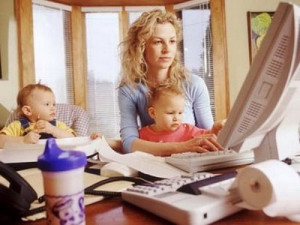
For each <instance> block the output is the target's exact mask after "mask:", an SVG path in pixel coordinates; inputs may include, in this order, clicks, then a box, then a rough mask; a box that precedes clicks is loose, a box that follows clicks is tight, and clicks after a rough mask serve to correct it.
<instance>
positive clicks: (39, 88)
mask: <svg viewBox="0 0 300 225" xmlns="http://www.w3.org/2000/svg"><path fill="white" fill-rule="evenodd" d="M17 104H18V108H17V110H18V113H19V115H20V119H19V120H15V121H13V122H12V123H10V124H9V125H8V126H7V127H4V128H3V129H2V130H1V131H0V148H3V146H4V144H5V143H7V142H19V143H22V142H23V143H28V144H35V143H37V142H38V140H39V139H45V138H50V137H54V138H66V137H74V136H75V132H74V130H72V129H71V128H70V127H68V126H67V125H66V124H64V123H63V122H61V121H57V120H55V96H54V93H53V92H52V90H51V89H50V88H49V87H47V86H45V85H42V84H30V85H27V86H26V87H24V88H23V89H21V90H20V92H19V93H18V96H17Z"/></svg>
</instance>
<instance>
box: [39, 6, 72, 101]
mask: <svg viewBox="0 0 300 225" xmlns="http://www.w3.org/2000/svg"><path fill="white" fill-rule="evenodd" d="M70 30H71V28H70V12H69V11H67V10H64V9H59V8H53V7H48V6H41V5H37V4H33V31H34V33H33V39H34V61H35V81H36V82H41V83H42V84H45V85H47V86H49V87H50V88H51V89H52V90H53V92H54V94H55V96H56V102H59V103H73V101H74V100H73V79H72V56H71V47H70V45H71V31H70Z"/></svg>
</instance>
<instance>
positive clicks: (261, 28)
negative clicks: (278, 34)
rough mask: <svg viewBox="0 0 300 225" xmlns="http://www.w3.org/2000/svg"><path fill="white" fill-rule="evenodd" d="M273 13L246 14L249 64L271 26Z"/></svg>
mask: <svg viewBox="0 0 300 225" xmlns="http://www.w3.org/2000/svg"><path fill="white" fill-rule="evenodd" d="M274 13H275V12H247V22H248V37H249V59H250V64H251V63H252V62H253V59H254V57H255V55H256V53H257V51H258V49H259V47H260V45H261V42H262V40H263V39H264V37H265V35H266V33H267V31H268V29H269V26H270V25H271V22H272V19H273V15H274Z"/></svg>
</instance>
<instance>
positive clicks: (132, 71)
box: [120, 9, 188, 87]
mask: <svg viewBox="0 0 300 225" xmlns="http://www.w3.org/2000/svg"><path fill="white" fill-rule="evenodd" d="M164 23H171V24H172V25H173V26H174V28H175V32H176V38H177V43H180V41H181V40H182V25H181V21H180V20H179V19H178V18H177V17H176V15H175V14H173V13H171V12H167V11H163V10H159V9H156V10H152V11H149V12H144V13H143V14H142V15H141V16H140V17H139V18H138V19H137V20H136V21H135V22H134V23H133V24H132V25H131V27H130V28H129V30H128V33H127V36H126V37H125V39H124V40H123V41H122V42H121V43H120V47H121V65H122V72H121V83H120V86H123V85H130V86H132V87H136V84H137V83H143V84H145V85H146V86H149V83H148V81H147V77H146V74H147V70H148V65H147V62H146V60H145V57H144V52H145V45H146V42H147V41H148V40H149V39H150V37H151V36H152V34H153V32H154V29H155V26H156V24H164ZM187 76H188V73H187V71H186V69H185V68H184V66H183V65H182V63H181V59H180V52H179V51H177V53H176V56H175V58H174V60H173V63H172V64H171V66H170V69H169V72H168V82H169V83H172V84H175V85H178V86H179V85H180V84H181V81H182V80H186V78H187Z"/></svg>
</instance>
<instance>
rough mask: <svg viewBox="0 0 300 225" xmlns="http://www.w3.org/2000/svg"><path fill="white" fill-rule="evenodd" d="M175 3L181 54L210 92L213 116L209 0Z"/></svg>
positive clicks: (192, 71)
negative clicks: (181, 41)
mask: <svg viewBox="0 0 300 225" xmlns="http://www.w3.org/2000/svg"><path fill="white" fill-rule="evenodd" d="M192 3H193V4H189V2H186V3H183V4H178V5H175V10H176V11H177V13H178V15H179V17H181V19H182V24H183V43H182V49H183V50H182V55H183V62H184V65H185V66H186V67H187V68H188V70H189V71H190V72H191V73H192V74H196V75H198V76H200V77H202V78H203V79H204V81H205V83H206V85H207V88H208V91H209V94H210V103H211V109H212V112H213V115H214V117H215V102H214V74H213V54H212V51H213V49H212V36H211V24H210V4H209V1H203V0H202V1H193V2H192Z"/></svg>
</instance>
